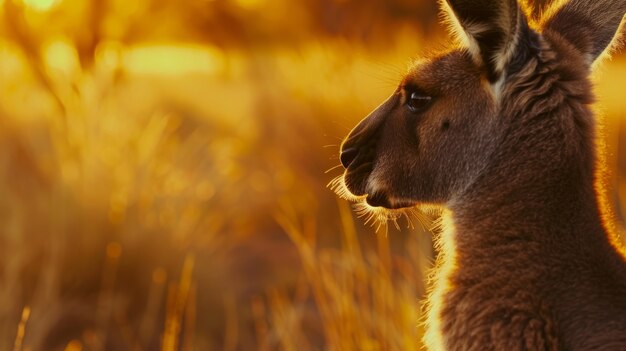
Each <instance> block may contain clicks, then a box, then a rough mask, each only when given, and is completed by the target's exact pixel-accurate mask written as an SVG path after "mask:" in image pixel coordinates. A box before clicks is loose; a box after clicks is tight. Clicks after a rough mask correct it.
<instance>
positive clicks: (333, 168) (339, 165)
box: [324, 164, 343, 174]
mask: <svg viewBox="0 0 626 351" xmlns="http://www.w3.org/2000/svg"><path fill="white" fill-rule="evenodd" d="M339 167H343V165H341V164H338V165H336V166H334V167H331V168H329V169H328V170H327V171H326V172H324V174H328V172H330V171H333V170H335V169H337V168H339Z"/></svg>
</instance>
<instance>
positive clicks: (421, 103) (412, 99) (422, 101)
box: [406, 91, 432, 113]
mask: <svg viewBox="0 0 626 351" xmlns="http://www.w3.org/2000/svg"><path fill="white" fill-rule="evenodd" d="M430 100H432V98H431V97H430V96H427V95H424V94H423V93H420V92H417V91H414V92H412V93H411V95H410V96H409V98H408V99H407V101H406V106H407V107H408V108H409V111H411V112H413V113H416V112H420V111H422V110H424V109H425V108H426V107H427V106H428V104H430Z"/></svg>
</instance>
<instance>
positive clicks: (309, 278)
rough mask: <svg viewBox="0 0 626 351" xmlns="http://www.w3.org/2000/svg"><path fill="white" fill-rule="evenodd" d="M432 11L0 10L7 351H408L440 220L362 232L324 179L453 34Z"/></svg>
mask: <svg viewBox="0 0 626 351" xmlns="http://www.w3.org/2000/svg"><path fill="white" fill-rule="evenodd" d="M432 3H434V1H432ZM432 3H431V2H430V1H422V2H419V1H414V2H411V1H403V0H394V1H388V2H385V1H382V0H381V1H372V2H369V3H368V5H361V3H360V2H358V1H351V0H349V1H333V0H325V1H303V2H302V4H300V5H294V3H290V2H288V1H287V0H281V1H276V2H265V1H263V0H245V1H244V0H238V1H226V0H215V1H200V0H198V1H190V2H188V3H187V2H186V3H185V4H184V5H182V4H179V3H178V2H176V1H174V0H160V1H157V0H141V1H137V2H123V1H118V0H109V1H98V0H93V1H78V0H0V6H1V7H0V17H1V18H2V21H0V23H1V25H0V218H1V219H2V224H3V225H2V226H1V227H0V252H1V253H0V302H1V303H0V350H11V349H13V350H16V351H17V350H256V349H258V350H278V349H280V350H322V349H324V350H407V349H417V348H418V347H419V346H420V335H421V332H422V331H421V330H422V329H421V325H420V316H421V312H420V309H421V299H422V298H423V295H424V291H425V286H426V283H425V282H426V279H427V276H428V271H429V268H430V267H431V263H432V260H433V258H434V256H435V255H436V253H435V251H434V249H433V248H432V234H431V233H430V232H429V229H432V223H429V221H424V222H423V223H419V222H418V221H416V220H414V221H413V222H414V223H413V225H408V223H400V224H401V230H396V229H395V228H394V227H393V226H391V227H390V228H388V229H386V228H381V229H380V230H379V231H378V232H375V228H372V227H370V226H369V225H365V224H364V221H363V220H362V219H360V218H357V216H356V215H355V213H354V212H353V211H351V209H350V205H349V204H347V203H346V202H344V201H342V200H338V199H337V198H336V196H335V195H334V194H333V193H332V192H331V191H330V190H329V189H328V188H327V187H326V185H327V184H328V182H329V181H330V180H331V179H333V178H334V177H335V176H337V175H338V174H340V172H341V169H339V168H337V167H336V166H337V165H338V164H339V161H338V157H337V156H338V148H339V144H340V142H341V139H342V138H343V137H344V136H345V135H346V134H347V133H348V132H349V130H350V129H351V127H352V126H354V125H355V124H356V123H357V122H358V120H360V119H361V118H362V117H364V116H365V115H367V113H368V112H369V111H370V110H371V109H373V108H374V107H376V106H377V105H378V103H380V102H381V101H382V100H383V99H384V98H385V97H386V96H387V95H389V94H390V93H391V92H392V91H393V90H394V89H395V85H396V84H397V82H398V79H399V78H400V77H401V75H402V73H403V72H404V71H405V67H406V65H407V63H408V62H409V60H410V58H411V57H415V56H416V55H419V54H420V53H423V52H427V51H428V50H432V49H438V48H439V47H440V46H441V43H445V41H446V36H445V33H443V29H442V28H440V26H439V25H438V24H437V20H436V17H435V7H434V4H432ZM373 14H378V15H379V16H378V17H376V18H372V16H373ZM624 77H626V59H625V58H624V56H623V55H622V56H619V55H617V56H616V57H614V59H613V60H612V61H610V62H608V63H607V64H605V65H604V66H603V67H602V68H601V69H600V71H599V72H598V74H597V81H598V86H597V91H598V95H599V101H600V104H599V111H600V112H601V116H602V122H603V124H604V125H605V127H604V130H605V133H604V140H605V141H606V143H607V145H608V153H607V155H608V157H607V163H608V164H607V166H608V169H609V170H610V171H611V174H610V175H609V176H608V178H607V179H608V181H607V188H608V189H609V193H610V200H611V203H612V205H613V206H614V208H615V214H616V218H617V219H618V221H620V222H619V223H620V225H621V223H622V222H621V220H622V219H623V218H626V101H625V100H624V98H623V97H624V93H623V84H624V80H623V79H624ZM433 219H434V218H433ZM622 227H623V225H622Z"/></svg>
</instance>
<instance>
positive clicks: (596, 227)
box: [333, 0, 626, 351]
mask: <svg viewBox="0 0 626 351" xmlns="http://www.w3.org/2000/svg"><path fill="white" fill-rule="evenodd" d="M441 5H442V8H443V11H444V12H445V14H446V16H447V19H448V22H449V23H450V25H451V27H453V32H454V34H455V35H456V37H457V38H458V39H459V40H460V42H461V43H460V44H461V45H456V46H454V47H453V48H452V49H450V50H449V51H447V52H445V53H443V54H439V55H436V56H435V57H430V58H425V59H421V60H418V61H417V62H416V63H415V64H414V65H413V66H412V68H410V70H409V72H408V74H407V75H406V76H405V77H404V78H403V80H402V81H401V83H400V84H399V86H398V88H397V89H396V91H395V92H394V93H393V94H392V95H391V96H390V97H389V98H388V99H387V100H386V101H385V102H383V103H382V104H381V105H380V106H379V107H378V108H376V109H375V110H374V111H373V112H372V113H371V114H370V115H369V116H367V117H366V118H365V119H364V120H363V121H361V122H360V123H359V124H358V125H357V126H356V127H355V128H354V129H353V130H352V131H351V132H350V134H349V135H348V137H347V138H346V139H345V140H344V142H343V143H342V145H341V152H340V160H341V163H342V165H343V166H344V168H345V171H344V173H343V174H342V175H341V176H340V178H338V179H337V180H336V181H335V182H334V183H333V186H334V188H335V190H336V191H337V193H338V194H339V195H340V196H343V197H345V198H347V199H349V200H353V201H356V202H358V203H360V204H361V206H362V207H364V208H365V211H369V212H372V213H373V214H372V215H373V216H376V217H377V218H378V219H381V218H382V219H393V220H395V219H396V218H397V217H398V216H399V213H401V211H403V209H410V208H415V207H416V206H420V205H438V206H442V207H443V208H444V209H445V210H444V219H443V227H444V229H443V233H441V235H440V236H439V238H438V240H439V243H438V245H439V247H440V254H439V256H438V259H437V260H438V262H437V264H436V267H435V273H434V283H433V285H434V287H433V288H432V291H431V292H430V294H429V296H428V300H427V302H426V303H427V306H428V313H427V318H426V321H425V323H426V329H427V332H426V335H425V337H424V343H425V345H426V346H427V347H428V349H430V350H436V351H439V350H626V263H625V260H624V257H623V256H622V255H621V254H620V252H619V248H617V247H616V246H617V244H616V243H617V241H616V240H615V238H614V237H613V234H612V232H611V228H610V225H609V224H608V222H607V220H606V219H605V217H606V216H605V215H604V211H603V208H604V206H603V202H602V200H601V196H599V193H600V191H601V190H600V189H599V187H598V186H597V185H596V184H597V180H598V175H597V174H596V173H598V172H597V169H598V168H599V166H598V165H596V163H597V160H598V156H597V155H596V149H597V147H596V140H595V121H594V114H593V112H592V108H591V104H592V103H593V102H594V97H593V93H592V84H591V82H590V74H591V71H592V68H593V67H594V66H595V64H594V63H595V62H596V61H598V59H599V58H600V57H601V56H603V55H602V54H603V53H604V52H606V51H608V50H610V49H611V47H612V42H616V41H617V40H614V37H616V33H618V31H619V28H620V24H621V22H622V20H623V17H624V14H625V13H626V0H572V1H570V2H567V3H565V4H564V5H561V7H560V8H558V9H552V10H550V11H546V15H545V16H544V17H545V18H543V19H542V22H541V24H540V25H539V24H538V25H534V24H533V25H532V26H531V25H530V24H529V21H528V20H527V16H526V15H525V14H524V12H523V11H522V8H521V7H520V5H519V4H518V3H517V2H516V1H515V0H497V1H493V0H447V1H442V2H441ZM535 27H536V28H535ZM625 78H626V77H625Z"/></svg>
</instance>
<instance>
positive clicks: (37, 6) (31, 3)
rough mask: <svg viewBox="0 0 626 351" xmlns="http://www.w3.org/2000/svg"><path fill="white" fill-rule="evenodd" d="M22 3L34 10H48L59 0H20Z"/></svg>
mask: <svg viewBox="0 0 626 351" xmlns="http://www.w3.org/2000/svg"><path fill="white" fill-rule="evenodd" d="M21 1H23V2H24V4H25V5H26V6H28V7H30V8H32V9H33V10H36V11H48V10H50V9H52V8H53V7H54V6H56V5H58V3H59V2H60V1H61V0H21Z"/></svg>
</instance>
